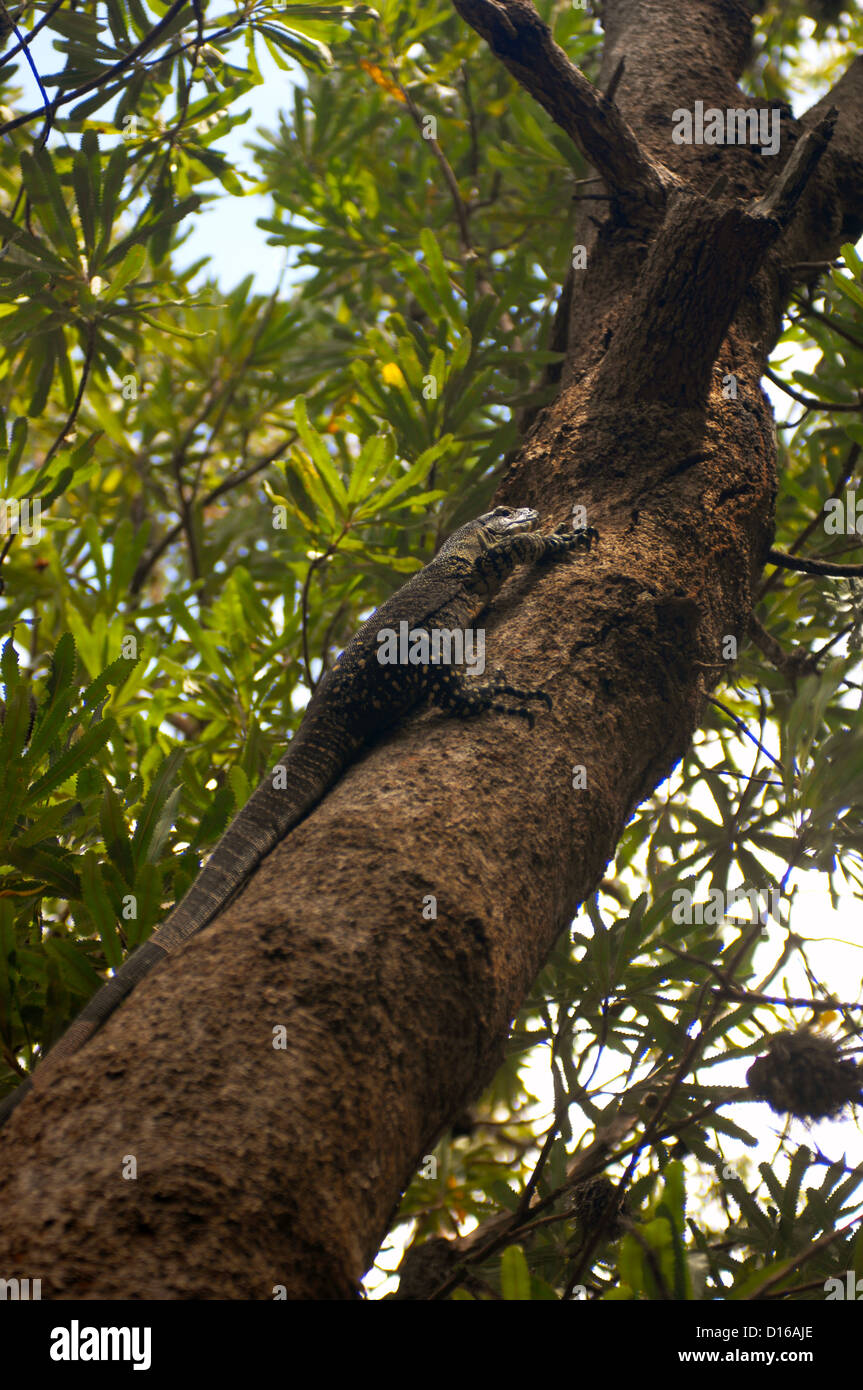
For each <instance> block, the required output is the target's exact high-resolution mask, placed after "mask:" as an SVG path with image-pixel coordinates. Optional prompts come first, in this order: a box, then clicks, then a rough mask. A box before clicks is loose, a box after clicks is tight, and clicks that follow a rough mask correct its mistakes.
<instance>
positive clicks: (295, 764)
mask: <svg viewBox="0 0 863 1390" xmlns="http://www.w3.org/2000/svg"><path fill="white" fill-rule="evenodd" d="M356 751H357V748H356V746H355V745H354V744H353V743H352V742H351V741H349V740H347V739H346V738H345V737H344V734H343V732H342V731H341V730H333V729H331V728H330V727H329V723H328V722H327V726H325V727H324V726H323V721H318V720H315V719H306V720H304V721H303V723H302V725H301V726H300V728H299V730H298V731H297V733H296V735H295V736H294V738H293V739H292V740H291V745H290V748H289V749H288V751H287V753H286V754H285V755H284V757H282V758H280V759H279V761H278V763H277V764H276V768H279V767H281V768H284V769H286V770H287V774H288V780H287V784H286V786H285V788H284V789H279V790H277V789H276V788H275V787H274V786H273V776H270V777H267V778H265V780H264V781H263V782H262V783H261V784H260V786H259V787H258V788H257V790H256V791H254V792H253V793H252V795H251V796H250V797H249V800H248V801H247V802H246V804H245V806H244V807H243V809H242V810H241V811H240V812H239V814H238V815H236V816H235V817H234V819H233V821H232V822H231V824H230V825H229V826H228V828H227V830H226V831H225V833H224V835H223V836H222V838H221V840H219V842H218V844H217V845H216V847H215V849H214V850H213V853H212V855H211V856H210V858H209V860H208V862H207V864H206V865H205V867H204V868H203V869H202V870H201V872H200V874H199V875H198V877H197V878H196V879H195V882H194V883H193V884H192V886H191V888H190V889H189V891H188V893H187V894H186V895H185V897H184V898H182V899H181V901H180V902H179V903H178V904H177V906H176V907H175V908H174V910H173V912H171V914H170V916H168V917H167V918H166V920H165V921H164V922H163V924H162V926H161V927H159V928H158V930H157V931H155V932H154V933H153V935H152V936H151V937H150V939H149V941H145V942H144V944H143V946H139V947H138V949H137V950H136V951H133V952H132V954H131V956H129V959H128V960H127V961H124V963H123V965H121V967H120V969H119V970H118V971H117V973H116V975H113V976H112V977H111V979H110V980H108V982H107V983H106V984H104V985H103V986H102V988H101V989H100V990H98V991H97V992H96V994H94V995H93V998H92V999H91V1000H90V1002H89V1003H88V1004H87V1005H85V1007H84V1008H83V1009H82V1011H81V1013H80V1014H79V1015H78V1017H77V1018H76V1019H75V1021H74V1023H72V1024H71V1025H70V1026H69V1027H68V1028H67V1029H66V1032H65V1033H64V1034H63V1036H62V1037H61V1038H60V1039H59V1040H58V1041H57V1042H56V1043H55V1044H54V1046H53V1047H52V1048H51V1051H50V1052H49V1053H48V1055H47V1056H46V1057H45V1058H43V1060H42V1061H41V1062H40V1063H39V1066H38V1067H37V1068H36V1071H35V1072H34V1073H33V1076H32V1077H30V1078H28V1079H27V1080H26V1081H24V1082H22V1084H21V1085H20V1086H19V1087H18V1088H17V1090H15V1091H13V1092H12V1093H11V1094H10V1095H8V1096H6V1098H5V1099H4V1100H3V1101H0V1128H2V1126H3V1125H4V1124H5V1123H6V1120H7V1119H8V1117H9V1116H10V1115H11V1113H12V1111H13V1110H14V1109H15V1107H16V1106H17V1105H18V1104H19V1103H20V1102H21V1101H22V1100H23V1099H24V1096H25V1095H26V1094H27V1092H28V1091H29V1090H30V1088H31V1086H32V1087H33V1089H34V1090H36V1091H39V1090H42V1089H43V1088H44V1087H45V1086H46V1085H47V1084H48V1082H50V1080H51V1077H52V1076H53V1074H54V1072H55V1071H56V1070H57V1069H58V1067H59V1066H60V1065H61V1063H62V1062H63V1059H64V1058H65V1057H71V1056H72V1055H73V1053H75V1052H78V1051H79V1050H80V1049H81V1048H82V1047H83V1046H84V1045H85V1043H87V1042H89V1040H90V1038H92V1036H93V1034H94V1033H96V1032H98V1030H99V1029H100V1028H101V1027H102V1024H103V1023H104V1022H105V1020H106V1019H108V1018H110V1016H111V1014H112V1013H113V1012H114V1010H115V1009H116V1008H117V1006H118V1004H122V1002H123V1000H124V999H125V998H127V996H128V995H129V994H131V992H132V990H133V989H134V988H135V986H136V985H137V984H138V983H139V982H140V981H141V980H142V979H143V978H144V976H145V975H149V973H150V971H151V970H152V969H153V967H154V966H156V965H159V964H160V963H161V962H162V961H164V960H166V959H167V958H168V956H171V955H173V954H174V953H175V952H176V951H179V949H180V947H181V946H183V945H184V944H185V943H186V942H187V941H188V939H189V937H190V936H194V935H195V933H196V932H199V931H201V930H202V928H203V927H206V926H208V925H209V923H210V922H212V921H213V919H214V918H215V917H217V916H218V915H219V913H220V912H222V911H223V910H224V909H225V908H226V907H227V906H228V904H229V903H230V902H231V901H232V900H233V899H234V898H235V897H236V896H237V894H238V893H239V892H240V890H241V889H242V888H243V887H244V886H245V884H246V883H247V882H248V880H249V878H250V877H251V875H252V874H253V872H254V870H255V869H256V868H257V866H258V865H259V864H260V862H261V860H262V859H264V858H265V857H266V855H267V854H269V853H270V851H271V850H273V849H275V847H276V845H277V844H278V843H279V841H280V840H282V839H284V837H285V835H286V834H287V833H288V831H289V830H292V829H293V827H294V826H295V825H297V824H298V822H299V821H301V820H303V819H304V818H305V817H306V816H307V815H308V813H309V811H311V810H312V809H313V807H314V806H316V805H317V803H318V802H319V801H320V800H321V798H322V797H323V796H324V795H325V794H326V792H327V791H328V790H329V788H330V787H331V786H332V785H333V783H334V782H336V781H337V780H338V778H339V777H340V776H341V774H342V772H343V771H344V768H345V766H346V765H347V763H348V762H349V761H350V760H351V758H352V757H353V756H354V755H355V753H356ZM274 773H275V769H274Z"/></svg>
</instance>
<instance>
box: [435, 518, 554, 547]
mask: <svg viewBox="0 0 863 1390" xmlns="http://www.w3.org/2000/svg"><path fill="white" fill-rule="evenodd" d="M538 521H539V512H535V511H534V510H533V509H532V508H531V507H495V508H494V509H493V510H492V511H490V512H484V513H483V515H482V516H478V517H476V519H475V520H474V521H469V522H468V523H467V525H466V526H462V527H461V528H460V530H458V531H456V532H455V533H454V535H452V536H450V538H449V540H448V541H447V542H446V544H445V545H444V546H443V547H442V548H441V551H440V552H439V553H443V552H445V551H456V552H458V553H459V554H461V555H466V554H467V553H468V552H473V553H474V554H477V555H478V554H479V553H480V551H482V550H486V549H487V548H488V546H490V545H493V544H494V542H495V541H499V540H502V539H503V537H504V536H517V535H519V534H520V533H521V532H522V531H532V530H533V529H534V527H535V526H536V523H537V522H538Z"/></svg>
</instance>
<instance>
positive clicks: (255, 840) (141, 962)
mask: <svg viewBox="0 0 863 1390" xmlns="http://www.w3.org/2000/svg"><path fill="white" fill-rule="evenodd" d="M538 520H539V517H538V514H537V513H536V512H535V511H532V510H530V509H529V508H526V507H521V508H511V507H495V509H494V510H493V511H490V512H486V513H485V514H484V515H483V516H480V517H477V518H476V520H474V521H470V522H468V523H467V525H466V526H462V527H461V528H460V530H458V531H456V532H455V533H454V535H452V536H451V537H450V539H449V540H448V541H446V542H445V544H444V545H442V546H441V548H440V550H439V551H438V553H437V555H436V556H435V557H434V559H433V560H432V561H431V562H430V563H429V564H428V565H426V566H425V568H424V569H422V570H420V571H419V572H418V573H417V574H415V575H412V577H411V578H410V579H409V580H408V581H407V583H406V584H403V585H402V587H401V588H400V589H398V590H397V591H396V593H395V594H393V595H392V597H391V598H389V599H387V600H386V602H385V603H383V604H382V605H381V606H380V608H378V609H377V610H376V611H375V612H374V613H373V614H372V616H371V617H370V618H369V619H368V621H367V622H366V623H364V624H363V626H362V627H361V628H360V629H359V631H358V632H357V633H356V635H355V636H354V637H353V638H352V640H351V641H350V642H349V643H348V645H347V647H346V648H345V650H344V651H343V652H342V654H341V656H340V657H339V659H338V661H337V662H336V663H335V665H334V666H333V667H332V668H331V669H330V670H329V671H328V672H327V673H326V675H325V676H324V677H323V679H322V680H321V682H320V684H319V685H318V688H317V690H316V691H315V693H314V695H313V696H312V698H311V700H310V701H309V704H308V707H307V709H306V712H305V714H304V716H303V719H302V722H301V724H300V727H299V729H298V731H297V733H296V734H295V735H294V737H293V739H292V740H291V743H290V746H289V748H288V750H287V752H286V753H285V754H284V756H283V757H282V758H280V760H279V762H278V763H277V764H276V767H275V768H274V770H273V773H272V774H270V775H269V776H268V777H266V778H265V779H264V781H263V782H262V783H261V785H260V786H259V787H258V788H257V790H256V791H255V792H254V793H253V794H252V796H251V797H250V798H249V800H248V801H247V802H246V805H245V806H244V807H243V809H242V810H241V811H240V812H239V814H238V815H237V816H235V818H234V820H233V821H232V822H231V824H230V825H229V827H228V829H227V830H226V831H225V833H224V835H223V836H222V838H221V839H220V840H219V842H218V844H217V845H216V847H215V849H214V851H213V853H212V855H211V856H210V859H209V860H208V862H207V864H206V866H205V867H204V869H203V870H202V871H201V873H200V874H199V875H198V877H197V879H196V880H195V882H194V883H193V884H192V886H191V888H190V889H189V891H188V893H186V895H185V897H184V898H183V899H182V900H181V902H180V903H179V904H178V905H177V906H176V907H175V908H174V910H173V911H172V912H171V913H170V915H169V916H168V917H167V918H166V920H165V922H164V923H163V925H162V926H161V927H159V928H158V930H157V931H156V932H155V933H154V934H153V936H152V937H151V938H150V940H149V941H146V942H145V943H144V944H143V945H142V946H139V947H138V949H137V950H136V951H134V952H133V953H132V955H131V956H130V957H129V959H128V960H127V961H126V962H125V963H124V964H123V965H122V966H121V967H120V969H119V970H118V971H117V974H116V975H114V976H112V978H111V979H110V980H108V982H107V983H106V984H105V985H103V986H102V988H101V989H100V990H99V991H98V992H97V993H96V994H95V995H94V996H93V998H92V999H91V1000H90V1002H89V1003H88V1004H87V1005H86V1007H85V1008H84V1009H83V1011H82V1012H81V1013H80V1014H79V1015H78V1017H77V1019H76V1020H75V1022H74V1023H72V1024H71V1026H70V1027H69V1028H68V1029H67V1031H66V1032H65V1033H64V1034H63V1036H62V1037H61V1038H60V1039H59V1041H58V1042H57V1043H55V1045H54V1047H53V1048H52V1049H51V1050H50V1052H49V1053H48V1055H47V1056H46V1057H45V1059H44V1060H43V1061H42V1062H41V1063H40V1064H39V1066H38V1067H37V1069H36V1071H35V1072H34V1074H33V1077H32V1079H28V1080H26V1081H25V1082H23V1083H22V1085H20V1086H19V1087H18V1088H17V1090H15V1091H13V1092H12V1093H11V1095H9V1096H7V1097H6V1098H5V1100H3V1101H2V1102H0V1125H2V1124H4V1123H5V1121H6V1119H7V1118H8V1116H9V1115H10V1114H11V1112H12V1111H13V1110H14V1108H15V1107H16V1105H18V1103H19V1102H20V1101H21V1100H22V1099H23V1097H24V1095H25V1094H26V1093H27V1091H28V1090H29V1089H30V1087H31V1086H32V1087H33V1088H34V1089H35V1090H37V1091H38V1090H42V1089H43V1088H44V1087H45V1085H46V1084H47V1083H48V1082H49V1081H50V1078H51V1076H52V1075H53V1073H54V1071H55V1070H56V1069H57V1068H58V1066H60V1065H62V1062H63V1059H64V1058H65V1057H69V1056H71V1055H72V1054H73V1053H75V1052H77V1051H78V1050H79V1049H80V1048H81V1047H83V1046H84V1044H85V1043H87V1042H88V1041H89V1039H90V1038H91V1037H92V1036H93V1034H94V1033H95V1032H97V1031H98V1029H99V1028H101V1026H102V1024H103V1023H104V1022H105V1020H106V1019H107V1018H109V1017H110V1015H111V1014H112V1013H113V1012H114V1010H115V1009H116V1008H117V1006H118V1004H120V1003H122V1001H123V1000H124V999H125V998H126V997H127V995H129V994H130V993H131V991H132V990H133V989H134V988H135V986H136V985H137V984H138V983H139V981H140V980H142V979H143V978H144V976H145V975H148V974H149V972H150V971H151V970H152V969H153V967H154V966H156V965H159V964H160V962H162V961H164V960H165V959H166V958H167V957H168V956H171V955H173V954H174V953H175V952H176V951H178V950H179V949H180V948H181V947H182V946H183V944H184V943H185V942H186V941H187V940H188V939H189V937H190V936H193V935H194V934H195V933H196V932H199V931H201V929H202V928H203V927H206V926H207V925H208V924H209V923H210V922H212V920H213V918H214V917H216V916H217V915H218V914H219V913H220V912H222V911H223V910H224V908H226V907H227V905H228V904H229V903H230V902H231V901H232V900H233V898H235V897H236V896H237V894H238V893H239V892H240V890H241V889H242V888H243V887H244V886H245V884H246V883H247V882H248V880H249V878H250V877H251V875H252V873H253V872H254V870H255V869H256V868H257V866H258V865H259V864H260V862H261V860H262V859H263V858H264V857H265V855H267V854H269V853H270V851H271V850H273V849H274V848H275V846H276V845H277V844H278V843H279V841H280V840H282V839H284V837H285V835H286V834H287V833H288V831H289V830H291V829H293V827H294V826H295V825H297V824H298V822H299V821H301V820H302V819H303V818H304V817H305V816H307V815H308V813H309V812H310V811H311V810H312V808H313V807H314V806H315V805H316V804H317V803H318V802H319V801H320V800H322V798H323V797H324V796H325V795H326V793H327V792H328V791H329V789H330V788H331V787H332V786H333V784H334V783H335V782H336V781H338V779H339V777H340V776H341V775H342V773H343V772H344V771H345V769H346V768H347V767H348V766H349V765H350V764H351V763H352V762H353V761H354V760H355V759H356V757H357V755H358V754H359V752H360V751H361V749H363V748H364V747H365V746H366V745H367V744H369V743H370V742H371V740H372V739H374V738H375V736H376V735H378V734H380V733H381V732H382V731H383V730H384V729H386V728H388V727H389V726H391V725H392V724H394V723H395V722H396V720H397V719H398V718H399V717H400V716H401V715H403V714H404V713H406V712H407V711H408V710H410V709H411V708H412V707H413V706H415V705H417V704H419V703H420V701H422V700H423V699H429V700H430V701H431V702H432V703H433V704H435V705H438V706H440V707H441V708H442V709H444V710H448V711H450V712H452V713H454V714H458V715H471V714H478V713H481V712H482V711H484V710H496V711H499V712H500V713H503V714H514V715H520V716H522V717H523V718H526V719H527V721H528V723H529V724H530V725H531V726H532V725H533V715H532V714H531V712H530V711H529V710H528V709H527V708H525V702H526V701H529V700H541V701H543V702H544V703H545V704H546V705H547V706H548V708H549V709H550V708H551V699H550V697H549V696H548V695H546V694H545V692H544V691H541V690H519V689H516V688H515V687H514V686H511V685H509V684H508V683H507V680H506V678H505V676H504V675H503V673H502V672H500V671H495V672H494V673H493V675H492V676H491V678H490V679H488V680H485V679H483V678H481V677H478V676H474V677H469V676H466V675H464V673H463V672H461V671H460V670H458V669H457V668H456V667H454V666H452V665H447V664H432V663H429V664H427V665H413V664H391V665H390V664H383V663H382V662H381V661H380V660H379V659H378V653H379V652H380V650H381V648H380V646H379V642H378V633H379V632H380V631H381V630H382V629H384V628H387V629H391V630H396V631H398V630H399V624H400V623H401V622H404V621H407V623H408V624H409V626H410V628H411V629H417V628H421V629H425V630H426V631H428V630H430V629H432V628H436V629H438V630H448V631H450V632H452V631H455V630H459V629H461V630H464V629H465V628H467V627H469V626H470V624H471V623H472V622H474V620H475V619H476V618H477V617H478V616H479V615H480V613H481V612H482V611H483V609H485V608H486V607H487V606H488V604H489V603H490V601H491V600H492V599H493V598H494V596H495V595H496V594H497V592H498V590H499V589H500V588H501V586H502V584H503V582H504V580H505V579H506V578H507V576H508V575H509V574H510V573H511V572H512V570H513V569H514V568H515V566H516V565H518V564H528V563H537V562H539V561H543V560H549V559H555V558H557V557H560V556H564V555H567V554H569V553H571V552H573V551H577V550H582V549H585V550H587V551H589V550H590V545H591V542H592V541H593V540H594V538H595V537H596V531H595V530H594V529H593V528H592V527H579V528H576V529H572V528H571V527H569V526H567V525H565V524H564V525H563V526H559V527H558V528H557V530H555V531H552V532H551V533H550V534H548V535H540V534H536V533H535V532H534V527H535V526H536V524H537V521H538ZM511 701H516V702H517V703H515V704H513V703H509V702H511ZM280 768H281V769H284V772H283V773H279V772H278V771H277V769H280ZM274 781H278V782H279V785H278V786H274Z"/></svg>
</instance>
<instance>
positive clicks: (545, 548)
mask: <svg viewBox="0 0 863 1390" xmlns="http://www.w3.org/2000/svg"><path fill="white" fill-rule="evenodd" d="M598 538H599V533H598V532H597V531H596V529H595V528H594V527H593V526H578V527H575V528H573V527H570V526H569V525H568V523H566V522H563V523H562V524H561V525H560V526H558V527H556V529H555V530H554V531H551V532H549V533H548V534H547V535H541V534H538V533H537V532H535V531H531V532H527V533H521V534H519V535H515V536H504V537H503V538H502V539H501V540H499V541H494V542H493V543H492V544H491V545H489V546H487V547H486V549H485V550H483V551H481V553H480V554H479V555H478V556H477V557H476V559H475V560H474V568H473V575H472V577H471V579H470V580H469V581H468V586H469V587H470V588H471V589H472V590H473V591H474V592H479V593H488V594H494V593H496V592H497V591H498V589H500V588H501V586H502V584H503V582H504V580H505V579H506V578H507V576H508V575H509V574H511V573H512V571H513V570H514V569H515V567H516V565H522V564H542V563H544V562H545V561H548V560H557V559H560V558H562V557H563V556H565V555H569V554H572V553H573V552H576V551H579V550H584V551H587V552H589V551H590V547H591V545H592V543H593V542H594V541H595V540H598Z"/></svg>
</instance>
